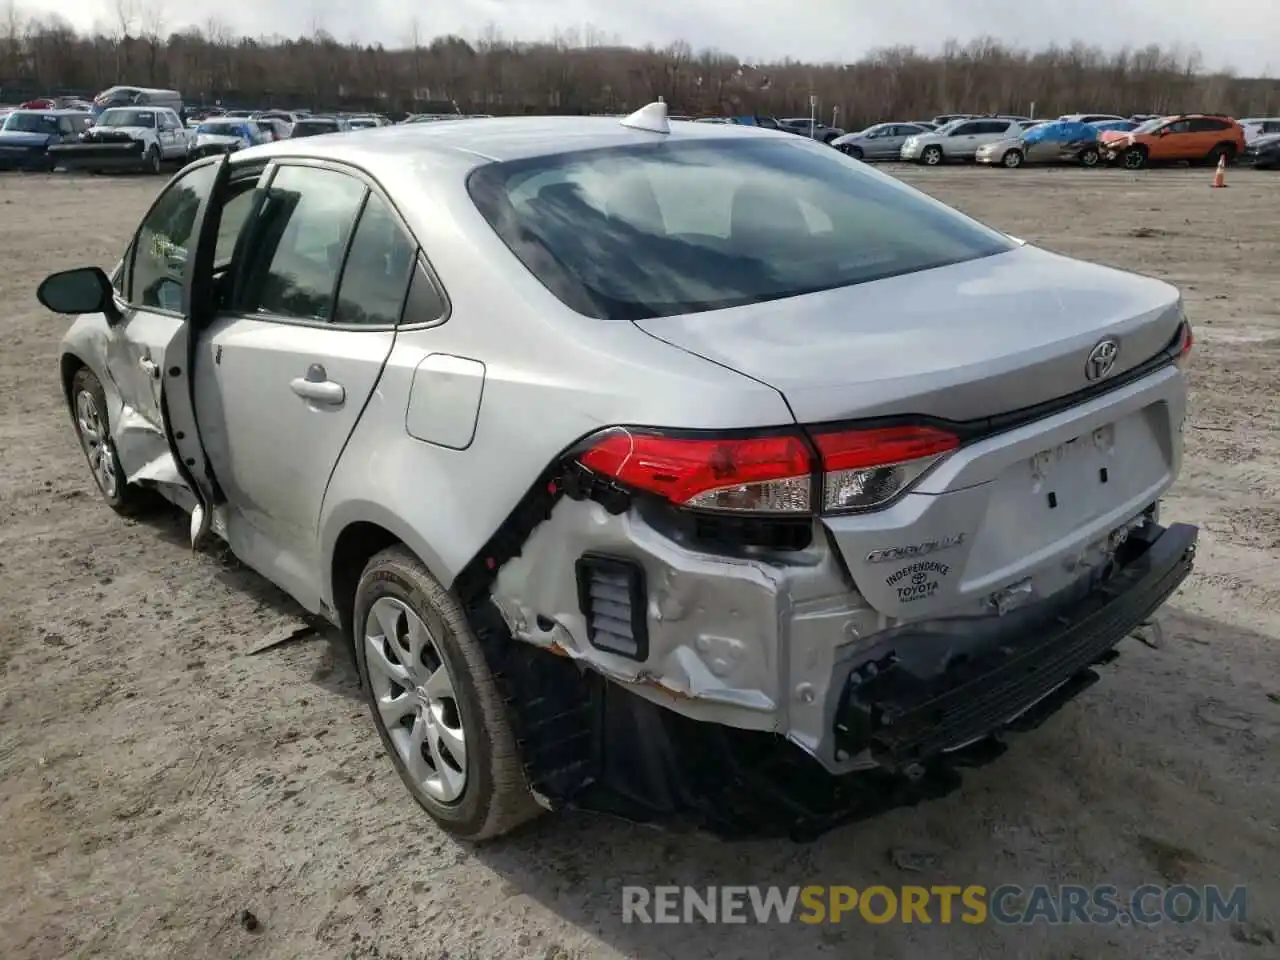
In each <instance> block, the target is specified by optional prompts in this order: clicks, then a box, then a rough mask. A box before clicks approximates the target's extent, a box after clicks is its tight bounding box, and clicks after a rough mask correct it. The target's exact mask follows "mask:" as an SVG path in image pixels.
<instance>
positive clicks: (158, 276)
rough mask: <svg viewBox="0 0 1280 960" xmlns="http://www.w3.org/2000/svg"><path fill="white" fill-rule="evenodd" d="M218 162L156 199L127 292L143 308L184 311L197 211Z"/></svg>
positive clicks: (140, 232)
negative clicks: (188, 253)
mask: <svg viewBox="0 0 1280 960" xmlns="http://www.w3.org/2000/svg"><path fill="white" fill-rule="evenodd" d="M216 177H217V165H216V164H211V163H209V164H205V165H204V166H202V167H197V168H196V169H195V170H192V171H191V172H190V173H188V174H187V175H186V176H184V177H182V179H180V180H178V181H177V182H176V183H174V184H173V185H172V186H170V187H169V189H167V190H166V191H165V192H164V193H162V194H161V195H160V198H159V199H158V200H157V201H156V203H155V206H153V207H152V208H151V210H150V212H149V213H148V214H147V216H146V219H145V220H143V221H142V226H141V227H139V228H138V234H137V236H136V237H135V238H134V242H133V257H132V260H131V261H130V266H129V267H128V268H127V270H126V272H127V274H128V278H127V286H126V287H125V293H126V295H127V298H128V300H129V302H130V303H131V304H133V305H135V306H139V307H151V308H156V309H160V310H173V311H178V310H181V309H182V285H183V282H184V281H185V279H186V271H187V264H188V262H189V258H188V256H187V249H188V246H189V245H190V243H191V241H192V235H191V234H192V231H193V230H194V229H195V224H196V214H197V213H199V211H200V204H201V202H203V201H204V200H205V198H207V197H208V196H209V193H210V191H212V190H213V183H214V180H215V178H216Z"/></svg>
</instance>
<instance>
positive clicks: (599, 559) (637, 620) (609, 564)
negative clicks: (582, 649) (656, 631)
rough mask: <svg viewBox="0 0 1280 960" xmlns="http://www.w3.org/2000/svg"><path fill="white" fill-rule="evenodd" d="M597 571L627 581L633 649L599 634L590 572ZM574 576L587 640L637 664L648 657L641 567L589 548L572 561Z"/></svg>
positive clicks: (646, 601)
mask: <svg viewBox="0 0 1280 960" xmlns="http://www.w3.org/2000/svg"><path fill="white" fill-rule="evenodd" d="M596 572H599V573H602V574H605V575H606V576H618V577H621V578H622V579H623V580H624V581H625V583H626V589H627V611H628V613H629V614H630V623H629V626H630V627H631V636H632V638H633V639H634V640H635V644H636V648H635V649H634V650H628V649H625V648H623V647H619V646H617V645H614V644H610V643H608V642H606V641H605V640H604V638H603V637H601V636H600V632H599V630H598V629H597V627H596V621H595V603H594V601H593V598H592V596H591V580H592V575H593V574H594V573H596ZM574 575H575V577H576V578H577V581H578V609H579V610H580V611H581V612H582V615H583V617H585V618H586V622H587V642H588V643H590V644H591V645H592V646H593V647H595V648H596V649H597V650H603V651H605V652H606V653H612V654H616V655H617V656H619V657H626V658H627V659H628V660H635V661H636V662H637V663H644V662H645V661H646V660H648V659H649V589H648V586H647V585H646V583H645V573H644V567H642V566H641V565H640V564H639V563H637V562H636V561H635V560H632V559H631V558H630V557H616V556H611V555H609V554H605V553H597V552H595V551H588V552H587V553H584V554H583V555H582V556H580V557H579V558H578V560H577V562H576V563H575V564H574Z"/></svg>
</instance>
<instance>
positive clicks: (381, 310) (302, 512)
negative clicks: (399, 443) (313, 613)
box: [194, 163, 416, 610]
mask: <svg viewBox="0 0 1280 960" xmlns="http://www.w3.org/2000/svg"><path fill="white" fill-rule="evenodd" d="M268 176H269V177H270V179H269V181H268V182H267V185H266V186H265V187H264V188H262V191H263V196H261V197H260V199H259V202H258V204H256V205H255V210H254V213H253V215H252V219H251V220H250V222H249V224H248V226H247V229H246V231H245V234H244V237H243V238H242V241H241V245H240V247H238V248H237V254H236V259H237V262H236V263H235V264H234V265H233V271H234V289H233V290H232V292H231V294H230V299H229V301H228V303H227V308H226V309H224V310H222V311H221V312H220V313H219V314H218V315H217V316H216V317H215V318H214V319H213V321H212V323H211V324H210V326H209V327H208V328H207V329H205V330H202V331H200V332H199V334H198V338H197V342H196V347H195V361H194V371H195V373H194V377H195V418H196V422H197V423H198V424H199V432H200V439H201V441H202V443H203V446H204V450H205V453H206V455H207V457H208V461H209V464H210V467H211V468H212V472H213V475H214V476H215V477H216V478H217V482H218V485H219V487H220V489H221V491H222V493H223V495H224V496H225V498H226V524H227V539H228V541H229V542H230V544H231V546H232V549H233V550H234V551H235V552H236V554H237V555H238V556H239V557H240V558H241V559H242V560H244V561H245V562H246V563H248V564H249V565H250V566H252V567H254V568H255V569H257V570H258V571H259V572H261V573H262V574H264V575H265V576H267V577H268V578H269V579H271V580H273V581H274V582H276V583H278V584H280V585H281V586H282V587H284V588H285V589H286V590H288V591H289V593H291V594H292V595H293V596H294V597H295V598H296V599H297V600H298V601H299V602H300V603H302V604H303V606H305V607H307V608H308V609H311V610H316V609H318V608H319V602H320V597H321V596H322V592H323V591H322V583H321V579H322V578H321V576H320V574H319V573H318V570H319V556H318V525H319V518H320V508H321V505H322V503H323V500H324V494H325V491H326V489H327V487H328V483H329V477H330V476H331V474H332V473H333V469H334V467H335V466H336V465H337V462H338V458H339V456H340V455H341V454H342V450H343V448H344V447H345V446H346V443H347V440H348V438H349V437H350V436H351V432H352V431H353V430H354V429H355V426H356V423H357V421H358V420H359V418H360V415H361V413H362V411H363V410H364V406H365V403H366V401H367V400H368V398H369V396H370V394H371V393H372V392H373V390H374V388H375V387H376V385H377V382H378V378H379V377H380V376H381V373H382V367H383V364H384V363H385V361H386V358H387V355H388V354H389V353H390V352H391V347H392V344H393V343H394V341H395V329H396V324H397V323H398V322H399V316H400V308H401V306H402V305H403V302H404V298H405V294H406V292H407V290H408V284H409V278H410V273H411V270H412V267H413V263H414V258H415V255H416V246H415V245H414V244H413V243H412V242H411V241H410V240H409V239H408V236H407V234H406V233H405V231H404V230H403V228H402V227H401V226H400V225H399V223H398V221H396V220H395V218H394V215H393V214H392V212H391V208H390V207H389V206H388V205H387V204H386V202H385V201H384V200H383V199H382V198H381V197H380V196H379V195H378V194H377V193H371V192H370V188H369V186H368V184H366V182H365V181H364V180H363V179H361V178H359V177H357V176H355V175H354V174H352V173H350V172H347V171H346V170H344V169H341V168H336V167H325V166H315V165H291V164H288V163H285V164H282V165H281V166H279V167H278V168H277V169H276V170H275V171H274V173H272V172H270V171H269V172H268ZM344 265H345V266H344ZM340 278H341V282H339V280H340Z"/></svg>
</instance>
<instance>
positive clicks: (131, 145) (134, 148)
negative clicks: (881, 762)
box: [49, 107, 191, 174]
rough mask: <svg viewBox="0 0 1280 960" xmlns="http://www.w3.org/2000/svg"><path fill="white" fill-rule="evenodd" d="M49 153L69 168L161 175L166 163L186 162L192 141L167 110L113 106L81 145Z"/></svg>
mask: <svg viewBox="0 0 1280 960" xmlns="http://www.w3.org/2000/svg"><path fill="white" fill-rule="evenodd" d="M49 154H50V156H51V157H53V158H54V162H55V163H57V165H58V166H62V167H66V168H67V169H76V170H89V171H90V172H91V173H100V172H103V171H106V170H143V171H145V172H147V173H154V174H158V173H160V172H161V171H162V170H163V169H164V167H165V164H166V163H169V164H172V163H178V164H182V163H185V162H186V161H187V159H188V158H189V157H190V154H191V142H190V138H189V136H188V134H187V131H186V128H185V127H184V126H183V124H182V121H181V119H179V117H178V114H177V113H175V112H174V111H173V110H171V109H169V108H168V107H112V108H111V109H109V110H105V111H103V112H102V114H101V115H100V116H99V117H98V119H97V121H96V122H95V123H94V125H93V126H92V127H90V128H89V129H88V130H86V131H85V132H84V134H83V135H82V136H81V137H80V140H79V141H78V142H76V143H64V144H57V145H55V146H51V147H50V148H49Z"/></svg>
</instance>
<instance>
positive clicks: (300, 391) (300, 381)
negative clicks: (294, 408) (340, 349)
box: [289, 365, 347, 407]
mask: <svg viewBox="0 0 1280 960" xmlns="http://www.w3.org/2000/svg"><path fill="white" fill-rule="evenodd" d="M289 389H290V390H292V391H293V392H294V393H296V394H297V395H298V396H300V397H302V398H303V399H305V400H310V401H312V402H313V403H323V404H327V405H328V406H332V407H336V406H338V405H339V404H341V403H343V402H344V401H345V400H346V399H347V391H346V389H345V388H344V387H343V386H342V384H340V383H334V382H333V381H332V380H326V379H325V372H324V367H320V366H318V365H317V366H313V367H312V368H311V369H310V370H308V371H307V375H306V376H305V377H294V379H292V380H290V381H289Z"/></svg>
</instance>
